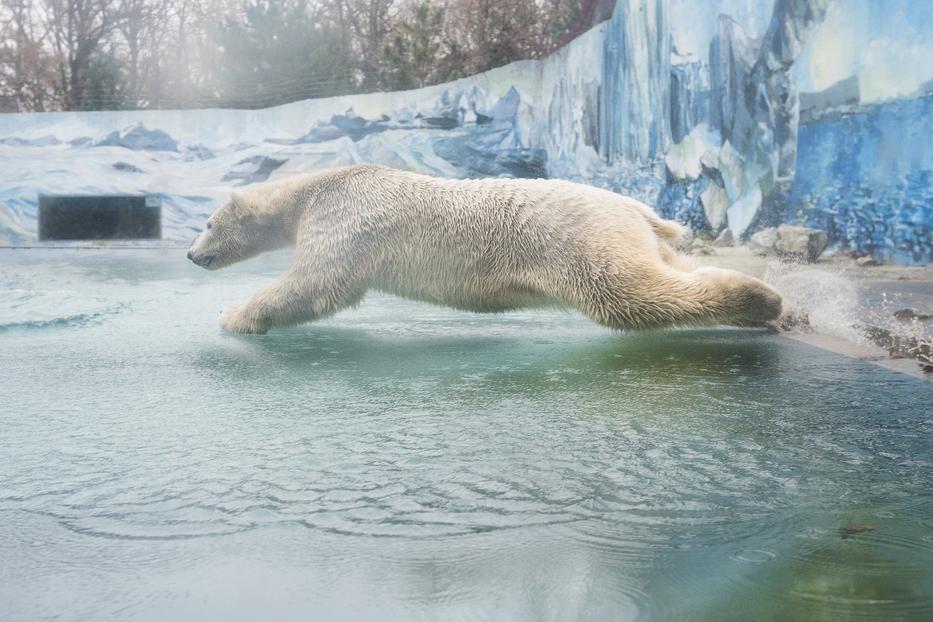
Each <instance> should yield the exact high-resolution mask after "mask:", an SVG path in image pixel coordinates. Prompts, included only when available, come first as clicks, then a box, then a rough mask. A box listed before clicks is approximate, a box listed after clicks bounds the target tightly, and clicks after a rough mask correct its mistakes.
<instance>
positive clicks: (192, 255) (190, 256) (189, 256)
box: [186, 251, 194, 259]
mask: <svg viewBox="0 0 933 622" xmlns="http://www.w3.org/2000/svg"><path fill="white" fill-rule="evenodd" d="M186 257H187V258H188V259H193V258H194V254H193V253H192V252H191V251H188V254H187V255H186Z"/></svg>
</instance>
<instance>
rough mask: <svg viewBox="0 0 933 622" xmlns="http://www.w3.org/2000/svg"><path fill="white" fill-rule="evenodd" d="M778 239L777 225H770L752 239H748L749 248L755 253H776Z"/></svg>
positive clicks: (764, 254) (760, 254)
mask: <svg viewBox="0 0 933 622" xmlns="http://www.w3.org/2000/svg"><path fill="white" fill-rule="evenodd" d="M777 239H778V230H777V227H768V228H767V229H762V230H761V231H759V232H758V233H756V234H755V235H753V236H752V237H751V239H750V240H749V241H748V248H749V249H750V250H751V251H752V254H754V255H759V256H761V257H767V256H768V255H773V254H774V252H775V251H774V244H775V242H777Z"/></svg>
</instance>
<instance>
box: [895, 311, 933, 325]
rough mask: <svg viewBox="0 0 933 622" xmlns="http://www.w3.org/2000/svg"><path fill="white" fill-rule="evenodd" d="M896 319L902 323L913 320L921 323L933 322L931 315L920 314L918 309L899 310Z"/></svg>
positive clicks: (896, 312)
mask: <svg viewBox="0 0 933 622" xmlns="http://www.w3.org/2000/svg"><path fill="white" fill-rule="evenodd" d="M894 317H895V318H897V319H898V320H900V321H902V322H909V321H911V320H918V321H921V322H924V321H926V320H933V315H931V314H929V313H920V312H919V311H917V310H916V309H898V310H897V311H895V312H894Z"/></svg>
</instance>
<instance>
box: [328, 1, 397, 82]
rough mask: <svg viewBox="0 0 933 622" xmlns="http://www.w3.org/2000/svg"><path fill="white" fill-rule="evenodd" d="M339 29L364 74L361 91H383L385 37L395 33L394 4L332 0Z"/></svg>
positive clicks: (392, 2) (389, 2) (390, 2)
mask: <svg viewBox="0 0 933 622" xmlns="http://www.w3.org/2000/svg"><path fill="white" fill-rule="evenodd" d="M333 1H334V5H335V9H336V13H337V19H338V26H339V27H340V28H341V30H343V32H344V33H345V34H346V35H347V36H348V37H349V41H348V43H347V44H345V45H349V46H351V51H352V52H353V53H355V54H354V55H355V56H356V58H357V67H358V69H359V71H360V73H361V76H362V78H361V81H360V88H361V89H363V90H364V91H374V90H376V89H378V88H379V87H380V73H381V71H382V64H383V63H382V56H383V50H384V47H385V43H386V37H387V35H388V34H389V32H390V31H391V30H392V22H391V18H392V9H393V6H394V5H395V4H396V2H395V0H333Z"/></svg>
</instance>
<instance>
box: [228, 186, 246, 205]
mask: <svg viewBox="0 0 933 622" xmlns="http://www.w3.org/2000/svg"><path fill="white" fill-rule="evenodd" d="M230 201H232V202H233V204H234V205H235V206H237V207H238V208H240V209H246V197H245V196H244V195H243V193H242V192H237V191H236V190H234V191H233V192H231V193H230Z"/></svg>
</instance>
